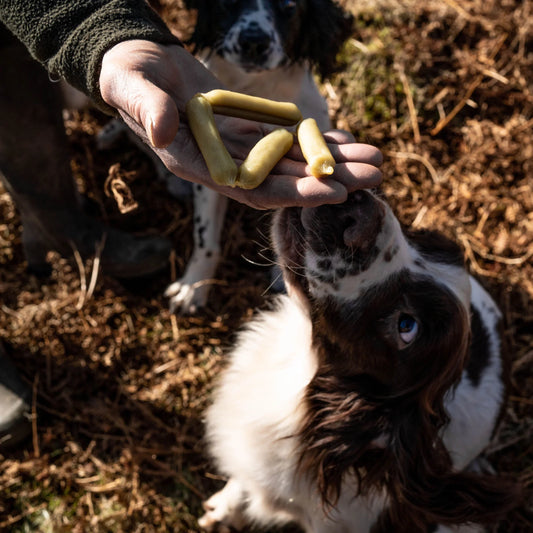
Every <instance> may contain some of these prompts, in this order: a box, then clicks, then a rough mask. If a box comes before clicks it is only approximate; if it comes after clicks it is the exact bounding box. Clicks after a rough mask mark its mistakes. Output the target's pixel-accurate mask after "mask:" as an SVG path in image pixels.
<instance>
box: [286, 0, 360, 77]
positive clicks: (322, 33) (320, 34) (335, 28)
mask: <svg viewBox="0 0 533 533" xmlns="http://www.w3.org/2000/svg"><path fill="white" fill-rule="evenodd" d="M304 4H305V7H304V8H303V9H302V12H301V16H299V24H300V25H301V29H300V31H298V32H293V35H294V41H293V42H292V43H290V44H289V48H291V49H292V53H290V54H289V55H290V56H291V57H293V58H294V59H295V60H302V59H305V60H308V61H310V63H311V65H312V66H313V68H314V69H315V71H316V73H317V74H318V75H319V76H320V77H321V78H322V79H324V78H327V77H328V76H330V75H331V74H333V73H334V72H337V71H338V70H340V69H341V68H342V64H339V62H338V61H337V55H338V53H339V51H340V49H341V47H342V45H343V43H344V41H346V39H348V37H350V36H351V35H352V33H353V15H352V14H351V13H348V12H347V11H344V10H343V9H342V8H341V7H340V6H339V5H338V4H337V2H335V1H332V0H306V1H305V2H304Z"/></svg>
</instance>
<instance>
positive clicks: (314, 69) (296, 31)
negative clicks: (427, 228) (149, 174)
mask: <svg viewBox="0 0 533 533" xmlns="http://www.w3.org/2000/svg"><path fill="white" fill-rule="evenodd" d="M185 5H186V7H188V8H190V9H192V8H193V9H196V10H197V22H196V26H195V30H194V33H193V35H192V37H191V43H192V45H193V46H194V51H195V53H196V55H197V56H198V57H199V59H200V60H201V61H202V62H203V63H204V64H205V65H206V67H207V68H208V69H209V70H211V71H212V72H213V73H214V74H215V76H217V78H219V79H220V80H221V82H222V83H223V84H224V85H226V87H227V88H228V89H231V90H232V91H236V92H241V93H246V94H251V95H254V96H261V97H265V98H270V99H274V100H281V101H289V102H294V103H295V104H296V105H297V106H298V107H299V108H300V110H301V111H302V114H303V116H304V117H313V118H315V119H316V120H317V123H318V125H319V127H320V128H321V129H323V130H325V129H329V127H330V120H329V116H328V107H327V104H326V101H325V99H324V98H323V97H322V96H321V94H320V93H319V90H318V88H317V85H316V83H315V80H314V78H313V73H316V74H318V75H319V76H320V77H321V78H326V77H327V76H329V75H330V74H332V73H333V72H334V71H335V70H336V69H338V67H339V64H338V62H337V60H336V58H337V54H338V52H339V50H340V48H341V46H342V44H343V43H344V41H346V39H347V38H348V37H349V36H350V34H351V28H352V21H353V17H352V16H351V15H350V14H348V13H347V12H345V11H343V10H342V9H341V8H340V7H339V5H338V4H337V3H336V2H335V1H333V0H186V1H185ZM226 204H227V198H226V197H224V196H222V195H219V194H218V193H215V192H213V191H211V190H210V189H207V188H205V187H202V186H195V187H194V249H193V253H192V257H191V258H190V260H189V262H188V265H187V267H186V270H185V272H184V274H183V276H182V277H181V279H180V280H178V281H176V282H175V283H173V284H171V285H170V286H169V287H168V288H167V290H166V293H165V295H166V296H167V297H169V298H170V300H169V302H170V308H171V310H177V309H179V310H181V311H184V312H190V311H194V310H196V309H197V308H199V307H202V306H203V305H205V303H206V300H207V295H208V292H209V284H208V283H207V284H206V283H200V282H201V281H202V280H209V279H211V278H212V277H213V276H214V274H215V270H216V267H217V265H218V262H219V258H220V234H221V231H222V227H223V224H224V219H225V213H226Z"/></svg>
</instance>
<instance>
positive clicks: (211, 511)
mask: <svg viewBox="0 0 533 533" xmlns="http://www.w3.org/2000/svg"><path fill="white" fill-rule="evenodd" d="M243 503H244V493H243V490H242V487H241V485H240V484H239V482H238V481H236V480H235V479H230V480H229V481H228V482H227V483H226V485H225V486H224V488H223V489H222V490H221V491H219V492H216V493H215V494H213V496H211V498H209V499H208V500H207V501H206V502H204V504H203V507H204V509H205V511H206V512H205V514H204V515H203V516H202V517H201V518H200V519H199V520H198V525H199V526H200V527H201V528H203V529H205V530H206V531H219V532H221V533H224V532H226V531H230V529H229V528H233V529H237V530H241V529H242V528H243V527H244V526H245V519H244V516H243V513H242V506H243Z"/></svg>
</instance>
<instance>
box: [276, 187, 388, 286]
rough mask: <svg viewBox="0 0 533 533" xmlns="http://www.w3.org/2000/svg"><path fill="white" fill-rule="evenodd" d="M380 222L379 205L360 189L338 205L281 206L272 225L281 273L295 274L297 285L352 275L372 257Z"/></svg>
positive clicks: (381, 209)
mask: <svg viewBox="0 0 533 533" xmlns="http://www.w3.org/2000/svg"><path fill="white" fill-rule="evenodd" d="M384 220H385V206H384V204H383V203H382V202H381V201H380V200H378V199H377V198H376V196H374V195H373V194H372V193H370V192H368V191H363V190H359V191H355V192H353V193H351V194H350V195H349V196H348V199H347V200H346V201H345V202H344V203H342V204H336V205H323V206H320V207H313V208H294V207H292V208H286V209H283V210H281V212H280V213H279V215H278V217H277V221H276V223H275V226H274V242H275V245H276V251H277V253H278V257H279V260H280V262H281V264H282V266H283V267H284V269H285V270H286V274H290V273H293V274H296V279H295V281H297V282H298V278H300V280H299V281H300V282H302V278H304V277H306V278H313V277H314V278H320V279H321V281H327V279H328V277H330V276H331V277H336V278H339V277H342V276H340V275H341V274H342V275H346V274H350V275H356V274H358V273H360V272H362V271H364V270H366V269H367V268H368V267H369V266H370V264H372V262H373V261H374V260H375V259H376V257H377V255H378V253H379V247H378V246H377V242H376V241H377V239H378V236H379V235H380V233H381V231H382V228H383V224H384ZM287 271H288V272H287Z"/></svg>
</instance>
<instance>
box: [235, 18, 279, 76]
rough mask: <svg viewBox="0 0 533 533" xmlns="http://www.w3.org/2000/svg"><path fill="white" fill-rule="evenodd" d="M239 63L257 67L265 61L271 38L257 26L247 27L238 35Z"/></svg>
mask: <svg viewBox="0 0 533 533" xmlns="http://www.w3.org/2000/svg"><path fill="white" fill-rule="evenodd" d="M238 43H239V48H240V56H241V62H242V64H243V65H247V66H249V67H255V68H257V67H259V66H261V65H262V64H263V63H264V62H265V61H266V59H267V56H268V52H269V49H270V44H271V37H270V35H269V34H268V33H266V32H264V31H263V30H261V28H259V27H258V26H257V25H253V24H252V25H249V26H247V27H245V28H243V29H242V30H241V32H240V33H239V39H238Z"/></svg>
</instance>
